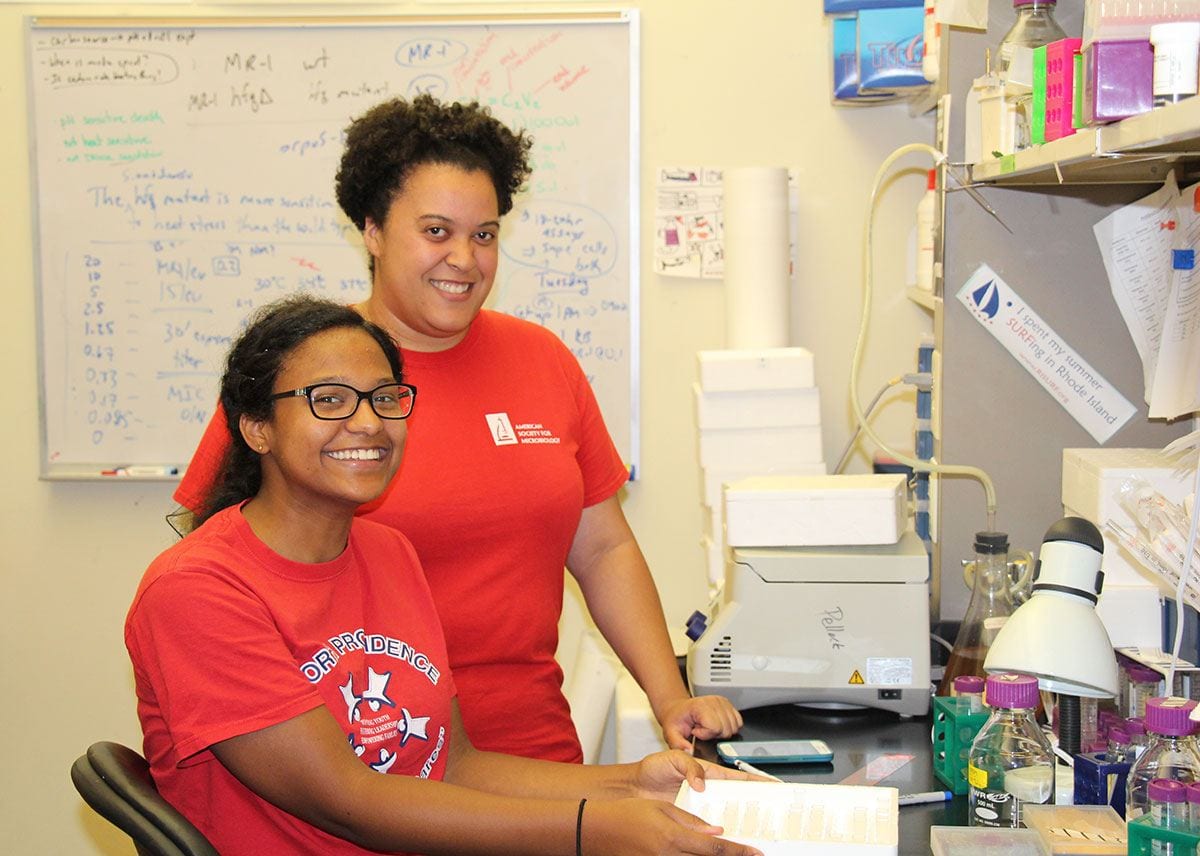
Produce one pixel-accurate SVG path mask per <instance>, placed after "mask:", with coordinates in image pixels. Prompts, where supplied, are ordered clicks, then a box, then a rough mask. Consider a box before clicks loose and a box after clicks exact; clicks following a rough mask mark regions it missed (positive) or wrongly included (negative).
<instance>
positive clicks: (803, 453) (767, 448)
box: [700, 425, 824, 472]
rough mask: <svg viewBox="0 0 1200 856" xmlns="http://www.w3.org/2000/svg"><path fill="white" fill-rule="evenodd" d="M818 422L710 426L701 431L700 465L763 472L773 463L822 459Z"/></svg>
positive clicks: (790, 464) (786, 464)
mask: <svg viewBox="0 0 1200 856" xmlns="http://www.w3.org/2000/svg"><path fill="white" fill-rule="evenodd" d="M822 455H823V450H822V448H821V426H820V425H784V426H782V427H778V428H710V429H706V430H703V431H701V432H700V466H702V467H704V468H705V469H710V468H711V469H729V468H731V467H746V468H748V469H751V470H756V471H758V472H766V471H768V470H769V469H770V468H771V467H773V466H783V467H796V466H802V465H805V464H816V463H822V464H823V462H824V458H823V457H822Z"/></svg>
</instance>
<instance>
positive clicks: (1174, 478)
mask: <svg viewBox="0 0 1200 856" xmlns="http://www.w3.org/2000/svg"><path fill="white" fill-rule="evenodd" d="M1178 462H1179V458H1178V457H1168V456H1166V455H1164V454H1163V453H1162V452H1161V451H1160V450H1159V449H1121V448H1113V449H1063V469H1062V502H1063V508H1064V509H1065V510H1066V513H1068V514H1075V515H1078V516H1080V517H1084V518H1086V519H1088V520H1090V521H1091V522H1092V523H1094V524H1096V526H1097V527H1099V529H1100V531H1101V533H1102V534H1103V535H1104V557H1103V558H1102V559H1101V562H1100V568H1101V570H1103V571H1104V584H1105V585H1108V584H1109V583H1112V584H1114V585H1144V584H1145V583H1147V582H1150V583H1153V582H1154V577H1153V575H1152V574H1150V573H1149V572H1147V571H1144V570H1142V568H1141V565H1140V564H1138V563H1137V562H1136V561H1135V560H1133V559H1132V558H1131V557H1130V556H1129V555H1128V554H1127V553H1125V551H1124V550H1122V549H1121V547H1120V545H1119V544H1118V543H1117V541H1116V540H1115V539H1114V538H1113V537H1112V536H1111V535H1109V534H1108V533H1107V532H1106V531H1105V528H1104V524H1105V522H1106V521H1107V520H1109V519H1110V518H1111V519H1112V520H1113V521H1115V522H1117V523H1120V524H1121V525H1122V526H1124V527H1125V528H1126V529H1130V530H1131V531H1137V526H1136V524H1135V523H1134V521H1133V519H1132V518H1131V517H1130V516H1129V515H1128V514H1126V512H1125V510H1124V509H1123V508H1121V504H1120V500H1119V491H1120V488H1121V485H1122V483H1124V482H1125V480H1126V479H1129V478H1132V477H1134V476H1139V477H1141V478H1143V479H1145V480H1146V481H1147V482H1149V484H1150V486H1151V487H1153V488H1154V489H1155V490H1157V491H1158V492H1159V493H1161V494H1162V495H1163V496H1165V497H1166V498H1167V499H1169V500H1170V501H1171V502H1182V501H1183V498H1184V497H1185V496H1186V495H1187V494H1189V493H1190V492H1191V483H1192V478H1193V476H1192V474H1191V473H1180V474H1176V472H1175V470H1176V467H1177V466H1178Z"/></svg>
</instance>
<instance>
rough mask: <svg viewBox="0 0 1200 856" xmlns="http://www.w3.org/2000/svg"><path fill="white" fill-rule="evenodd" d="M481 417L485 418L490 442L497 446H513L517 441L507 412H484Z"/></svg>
mask: <svg viewBox="0 0 1200 856" xmlns="http://www.w3.org/2000/svg"><path fill="white" fill-rule="evenodd" d="M483 418H484V419H486V420H487V424H488V430H490V431H491V432H492V442H494V443H495V444H496V445H497V446H515V445H516V444H517V443H518V442H519V441H518V440H517V432H516V431H514V430H513V425H512V420H510V419H509V418H508V414H507V413H485V414H484V415H483Z"/></svg>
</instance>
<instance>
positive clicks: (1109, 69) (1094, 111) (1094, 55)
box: [1083, 40, 1154, 125]
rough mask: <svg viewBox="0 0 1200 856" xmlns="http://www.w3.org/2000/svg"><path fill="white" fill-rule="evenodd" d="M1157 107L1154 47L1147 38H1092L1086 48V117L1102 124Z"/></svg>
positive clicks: (1084, 95) (1084, 84)
mask: <svg viewBox="0 0 1200 856" xmlns="http://www.w3.org/2000/svg"><path fill="white" fill-rule="evenodd" d="M1153 107H1154V48H1153V47H1152V46H1151V45H1150V42H1149V41H1148V40H1146V41H1140V40H1136V41H1112V42H1092V43H1091V44H1090V45H1088V46H1087V47H1086V48H1084V49H1083V119H1084V121H1085V122H1087V124H1089V125H1103V124H1105V123H1107V122H1115V121H1117V120H1119V119H1125V118H1128V117H1129V116H1136V115H1137V114H1139V113H1145V112H1147V111H1149V110H1151V109H1152V108H1153Z"/></svg>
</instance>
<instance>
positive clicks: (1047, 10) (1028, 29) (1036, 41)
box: [996, 0, 1067, 74]
mask: <svg viewBox="0 0 1200 856" xmlns="http://www.w3.org/2000/svg"><path fill="white" fill-rule="evenodd" d="M1056 2H1057V0H1013V8H1014V9H1016V11H1017V20H1016V22H1015V23H1014V24H1013V25H1012V27H1011V28H1009V31H1008V32H1007V33H1005V34H1004V38H1002V39H1000V46H999V47H998V48H997V49H996V58H997V61H998V63H999V66H998V71H999V72H1000V73H1001V74H1005V73H1006V72H1007V71H1008V66H1009V63H1011V62H1012V57H1013V49H1014V48H1018V47H1023V48H1037V47H1041V46H1042V45H1048V44H1050V43H1051V42H1056V41H1058V40H1059V39H1065V38H1066V37H1067V34H1066V32H1064V31H1063V28H1062V27H1060V26H1059V25H1058V22H1057V21H1055V20H1054V7H1055V5H1056Z"/></svg>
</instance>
